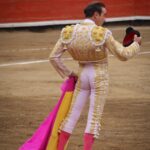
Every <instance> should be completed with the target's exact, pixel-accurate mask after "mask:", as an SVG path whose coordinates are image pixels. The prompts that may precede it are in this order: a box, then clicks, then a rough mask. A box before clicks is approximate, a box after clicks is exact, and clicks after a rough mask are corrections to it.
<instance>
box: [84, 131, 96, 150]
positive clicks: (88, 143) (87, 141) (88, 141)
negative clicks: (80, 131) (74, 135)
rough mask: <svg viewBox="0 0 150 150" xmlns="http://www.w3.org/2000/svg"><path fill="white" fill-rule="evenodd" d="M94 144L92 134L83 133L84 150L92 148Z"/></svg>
mask: <svg viewBox="0 0 150 150" xmlns="http://www.w3.org/2000/svg"><path fill="white" fill-rule="evenodd" d="M93 144H94V135H93V134H90V133H85V134H84V150H92V145H93Z"/></svg>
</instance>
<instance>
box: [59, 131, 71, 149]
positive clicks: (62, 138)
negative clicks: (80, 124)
mask: <svg viewBox="0 0 150 150" xmlns="http://www.w3.org/2000/svg"><path fill="white" fill-rule="evenodd" d="M70 135H71V134H70V133H68V132H65V131H61V133H60V135H59V139H58V150H64V148H65V145H66V143H67V141H68V139H69V137H70Z"/></svg>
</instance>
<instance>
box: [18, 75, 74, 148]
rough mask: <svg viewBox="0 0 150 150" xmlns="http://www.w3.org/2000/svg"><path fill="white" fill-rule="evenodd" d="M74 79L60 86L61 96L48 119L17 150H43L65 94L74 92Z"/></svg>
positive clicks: (71, 78) (69, 79)
mask: <svg viewBox="0 0 150 150" xmlns="http://www.w3.org/2000/svg"><path fill="white" fill-rule="evenodd" d="M75 83H76V79H75V77H69V78H68V79H67V80H66V81H64V83H63V84H62V86H61V90H62V94H61V97H60V99H59V101H58V102H57V104H56V106H55V107H54V108H53V110H52V111H51V112H50V113H49V115H48V117H47V118H46V119H45V120H44V121H43V122H42V123H41V125H40V126H39V128H38V129H37V130H36V131H35V133H34V134H33V135H32V137H30V138H29V139H28V140H27V141H26V142H25V143H24V144H23V145H21V147H19V149H18V150H45V149H46V146H47V143H48V139H49V137H50V135H51V133H52V129H53V125H54V122H55V119H56V115H57V112H58V110H59V107H60V105H61V102H62V100H63V97H64V95H65V93H66V92H68V91H74V88H75Z"/></svg>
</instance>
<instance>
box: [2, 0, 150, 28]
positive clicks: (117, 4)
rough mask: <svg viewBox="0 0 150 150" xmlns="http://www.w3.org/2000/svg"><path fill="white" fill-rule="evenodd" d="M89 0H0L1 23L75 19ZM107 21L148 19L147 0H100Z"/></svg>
mask: <svg viewBox="0 0 150 150" xmlns="http://www.w3.org/2000/svg"><path fill="white" fill-rule="evenodd" d="M90 2H91V0H1V1H0V27H3V26H5V27H7V26H8V27H9V26H13V25H14V26H15V25H16V26H17V25H20V26H21V25H29V26H30V25H34V24H35V25H36V24H37V25H51V24H67V23H74V22H77V21H79V20H81V19H83V18H84V14H83V9H84V8H85V6H86V5H87V4H88V3H90ZM102 2H104V3H105V4H106V7H107V10H108V16H107V17H108V19H107V21H120V20H136V19H146V20H150V1H149V0H138V1H137V0H126V1H124V0H103V1H102Z"/></svg>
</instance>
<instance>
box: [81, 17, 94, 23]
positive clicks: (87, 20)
mask: <svg viewBox="0 0 150 150" xmlns="http://www.w3.org/2000/svg"><path fill="white" fill-rule="evenodd" d="M83 23H92V24H95V22H94V21H93V20H91V19H88V18H87V19H84V20H83Z"/></svg>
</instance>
